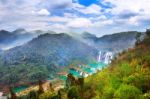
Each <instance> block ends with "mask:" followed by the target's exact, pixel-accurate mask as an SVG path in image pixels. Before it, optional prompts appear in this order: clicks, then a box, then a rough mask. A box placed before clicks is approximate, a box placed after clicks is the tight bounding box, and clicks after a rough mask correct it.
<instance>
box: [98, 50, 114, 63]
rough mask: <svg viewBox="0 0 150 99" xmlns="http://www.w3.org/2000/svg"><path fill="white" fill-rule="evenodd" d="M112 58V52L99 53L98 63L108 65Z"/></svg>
mask: <svg viewBox="0 0 150 99" xmlns="http://www.w3.org/2000/svg"><path fill="white" fill-rule="evenodd" d="M112 58H113V53H112V52H102V51H99V55H98V62H102V63H105V64H110V63H111V60H112Z"/></svg>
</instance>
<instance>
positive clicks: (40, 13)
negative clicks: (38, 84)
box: [37, 9, 50, 16]
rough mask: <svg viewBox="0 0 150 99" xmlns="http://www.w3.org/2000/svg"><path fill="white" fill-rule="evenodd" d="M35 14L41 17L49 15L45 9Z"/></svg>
mask: <svg viewBox="0 0 150 99" xmlns="http://www.w3.org/2000/svg"><path fill="white" fill-rule="evenodd" d="M37 14H38V15H41V16H48V15H50V12H49V11H48V10H47V9H41V10H40V11H38V12H37Z"/></svg>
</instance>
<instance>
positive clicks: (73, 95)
mask: <svg viewBox="0 0 150 99" xmlns="http://www.w3.org/2000/svg"><path fill="white" fill-rule="evenodd" d="M67 96H68V98H69V99H79V92H78V89H77V87H76V86H73V87H71V88H70V89H69V91H68V95H67Z"/></svg>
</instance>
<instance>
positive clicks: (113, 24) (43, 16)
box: [0, 0, 150, 36]
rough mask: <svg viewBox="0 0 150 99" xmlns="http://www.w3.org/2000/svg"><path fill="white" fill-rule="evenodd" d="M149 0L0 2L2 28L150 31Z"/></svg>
mask: <svg viewBox="0 0 150 99" xmlns="http://www.w3.org/2000/svg"><path fill="white" fill-rule="evenodd" d="M149 10H150V2H149V0H0V29H5V30H9V31H13V30H15V29H17V28H24V29H26V30H28V31H32V30H51V31H56V32H68V33H70V32H78V33H81V32H84V31H87V32H90V33H93V34H96V35H98V36H102V35H105V34H110V33H117V32H121V31H135V30H136V31H144V30H146V29H148V28H150V11H149Z"/></svg>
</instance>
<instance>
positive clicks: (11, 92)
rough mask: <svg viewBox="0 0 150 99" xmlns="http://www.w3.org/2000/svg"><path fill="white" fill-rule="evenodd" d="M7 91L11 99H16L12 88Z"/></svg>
mask: <svg viewBox="0 0 150 99" xmlns="http://www.w3.org/2000/svg"><path fill="white" fill-rule="evenodd" d="M9 89H10V94H11V99H17V96H16V93H14V91H13V90H12V87H10V88H9Z"/></svg>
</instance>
